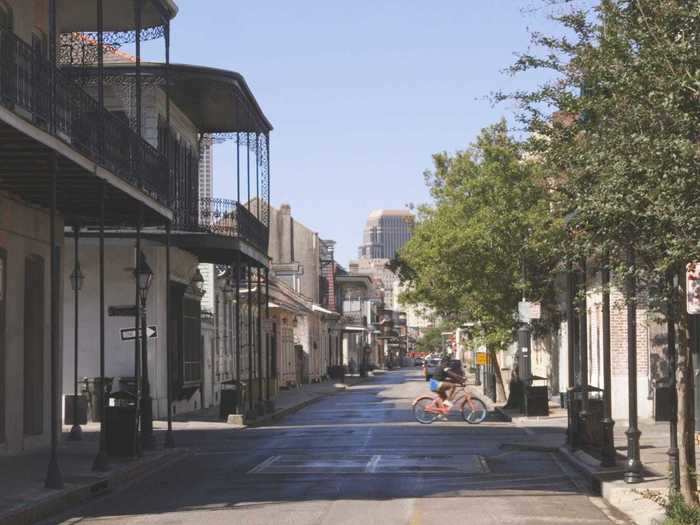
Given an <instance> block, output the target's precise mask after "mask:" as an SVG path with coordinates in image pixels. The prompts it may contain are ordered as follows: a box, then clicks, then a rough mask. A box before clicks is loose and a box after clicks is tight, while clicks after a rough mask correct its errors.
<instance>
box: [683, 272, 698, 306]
mask: <svg viewBox="0 0 700 525" xmlns="http://www.w3.org/2000/svg"><path fill="white" fill-rule="evenodd" d="M685 278H686V290H685V291H686V299H687V301H686V302H687V306H688V315H700V262H695V263H690V264H689V265H688V266H687V267H686V272H685Z"/></svg>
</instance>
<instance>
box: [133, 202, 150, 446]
mask: <svg viewBox="0 0 700 525" xmlns="http://www.w3.org/2000/svg"><path fill="white" fill-rule="evenodd" d="M142 226H143V206H142V205H139V234H140V228H141V227H142ZM138 257H139V261H138V264H137V266H136V268H138V269H140V268H141V265H142V264H144V263H145V262H146V261H145V260H144V259H145V258H146V256H145V255H144V254H143V253H142V252H141V247H140V246H139V255H138ZM137 272H138V270H137ZM135 276H136V287H137V290H138V294H137V298H136V300H137V303H136V304H137V305H138V308H137V313H138V314H139V315H140V316H141V319H140V321H139V327H140V329H141V330H140V331H139V330H137V331H136V333H135V337H136V339H139V338H140V339H141V448H142V450H152V449H154V448H155V440H154V439H153V400H152V399H151V385H150V384H149V381H148V325H147V324H146V313H147V312H146V307H147V302H146V293H145V292H144V290H141V289H140V287H139V277H138V274H137V273H135Z"/></svg>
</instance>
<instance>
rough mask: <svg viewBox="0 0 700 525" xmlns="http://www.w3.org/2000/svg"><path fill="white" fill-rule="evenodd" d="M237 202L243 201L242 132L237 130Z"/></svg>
mask: <svg viewBox="0 0 700 525" xmlns="http://www.w3.org/2000/svg"><path fill="white" fill-rule="evenodd" d="M236 202H237V203H238V204H240V203H241V134H240V133H239V132H238V131H236ZM236 218H237V217H236Z"/></svg>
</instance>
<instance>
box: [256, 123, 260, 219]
mask: <svg viewBox="0 0 700 525" xmlns="http://www.w3.org/2000/svg"><path fill="white" fill-rule="evenodd" d="M255 217H256V218H257V219H258V220H260V143H259V141H258V132H257V131H256V132H255Z"/></svg>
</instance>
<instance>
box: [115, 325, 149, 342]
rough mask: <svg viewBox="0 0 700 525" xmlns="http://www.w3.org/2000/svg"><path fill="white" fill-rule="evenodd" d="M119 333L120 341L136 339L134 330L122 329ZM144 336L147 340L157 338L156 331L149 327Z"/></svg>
mask: <svg viewBox="0 0 700 525" xmlns="http://www.w3.org/2000/svg"><path fill="white" fill-rule="evenodd" d="M120 332H121V334H122V341H133V340H134V339H136V328H122V329H121V330H120ZM139 335H140V334H139ZM146 336H147V337H148V338H149V339H155V338H157V337H158V329H157V328H156V327H155V326H149V327H148V328H147V329H146Z"/></svg>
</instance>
